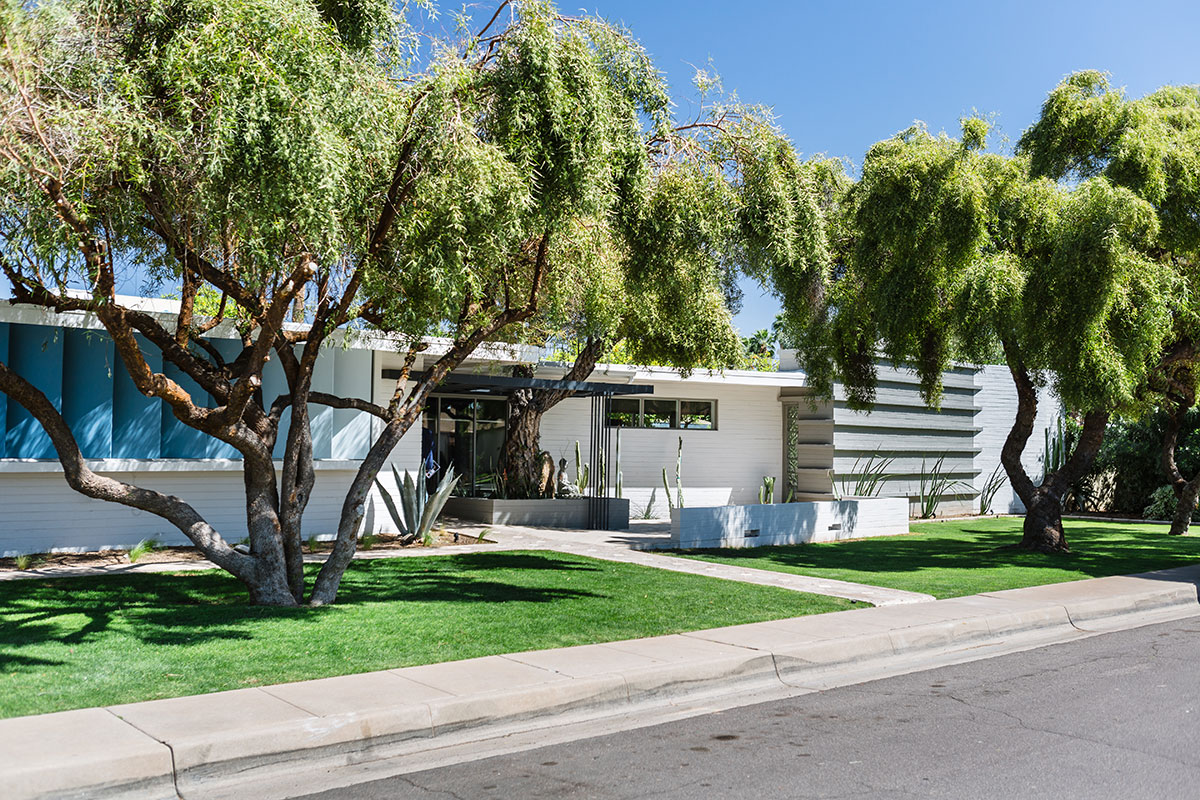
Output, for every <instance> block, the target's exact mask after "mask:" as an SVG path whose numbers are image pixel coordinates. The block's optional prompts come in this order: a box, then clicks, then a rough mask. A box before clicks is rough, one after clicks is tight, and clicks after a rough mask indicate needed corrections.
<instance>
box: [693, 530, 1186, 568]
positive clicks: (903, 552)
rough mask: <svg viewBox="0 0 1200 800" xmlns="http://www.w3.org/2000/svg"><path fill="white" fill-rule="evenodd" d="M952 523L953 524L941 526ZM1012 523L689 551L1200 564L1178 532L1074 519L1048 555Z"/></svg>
mask: <svg viewBox="0 0 1200 800" xmlns="http://www.w3.org/2000/svg"><path fill="white" fill-rule="evenodd" d="M939 524H940V525H952V524H953V523H939ZM1010 525H1012V527H1005V528H1004V529H1002V530H997V529H996V528H994V527H981V526H980V527H977V526H971V527H963V528H958V527H957V526H955V528H954V529H953V530H947V531H946V532H944V533H943V532H940V531H938V532H932V531H929V530H926V531H922V532H921V533H918V534H915V535H912V536H899V537H888V538H878V539H862V540H858V541H848V542H837V543H829V544H800V545H784V546H780V547H763V548H741V549H726V550H717V549H708V550H689V551H686V553H687V554H689V555H716V556H720V557H721V559H722V560H728V561H737V560H745V561H746V562H747V565H748V566H751V565H752V562H754V561H770V562H773V563H775V564H779V565H780V566H787V567H791V568H795V569H806V568H807V569H839V570H855V571H860V572H879V573H883V572H919V571H921V570H931V569H957V570H987V569H1002V568H1005V567H1033V568H1047V569H1060V570H1063V571H1064V572H1079V573H1083V574H1085V575H1088V576H1090V577H1105V576H1108V575H1124V574H1131V573H1137V572H1149V571H1152V570H1158V569H1165V568H1168V567H1178V566H1183V565H1185V564H1192V563H1196V562H1197V561H1200V538H1190V537H1179V536H1170V535H1169V534H1167V532H1166V530H1165V529H1164V530H1163V531H1162V532H1161V533H1159V532H1157V531H1145V530H1129V529H1126V530H1120V529H1117V528H1115V527H1114V526H1111V525H1110V526H1100V525H1088V524H1082V525H1081V524H1078V523H1069V524H1068V526H1067V531H1066V532H1067V541H1068V542H1069V543H1070V545H1071V552H1070V553H1063V554H1055V555H1047V554H1044V553H1031V552H1027V551H1024V550H1019V549H1016V548H1013V547H1011V545H1013V544H1016V543H1017V542H1019V541H1020V539H1021V529H1020V521H1019V520H1018V521H1016V522H1015V524H1012V523H1010Z"/></svg>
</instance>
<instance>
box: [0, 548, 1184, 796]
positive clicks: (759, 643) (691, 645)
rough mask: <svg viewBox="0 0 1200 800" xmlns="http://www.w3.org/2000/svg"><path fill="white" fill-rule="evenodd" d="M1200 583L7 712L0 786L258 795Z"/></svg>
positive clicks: (1052, 590) (1050, 620)
mask: <svg viewBox="0 0 1200 800" xmlns="http://www.w3.org/2000/svg"><path fill="white" fill-rule="evenodd" d="M514 535H515V534H514ZM1197 587H1200V565H1197V566H1192V567H1184V568H1178V569H1173V570H1163V571H1160V572H1154V573H1147V574H1145V575H1139V576H1127V577H1111V578H1097V579H1093V580H1087V581H1078V582H1075V583H1064V584H1053V585H1048V586H1038V587H1033V588H1029V589H1014V590H1008V591H999V592H991V593H987V594H982V595H975V596H971V597H961V598H956V599H951V600H939V601H933V602H928V603H922V604H918V605H902V606H892V607H884V608H865V609H861V610H854V611H843V612H836V613H830V614H822V615H816V616H809V617H798V618H795V619H784V620H777V621H774V622H762V623H755V624H750V625H738V626H734V627H729V628H718V629H713V630H703V631H696V632H692V633H686V634H681V635H672V636H660V637H655V638H650V639H638V640H632V641H622V642H611V643H608V644H596V645H585V646H582V647H570V648H565V649H561V650H542V651H535V652H527V653H514V654H510V655H502V656H500V655H497V656H487V657H485V658H477V659H471V660H468V661H457V662H450V663H443V664H430V665H427V666H420V667H408V668H405V669H395V670H385V671H382V672H372V673H366V674H361V675H349V676H344V677H337V678H326V679H322V680H314V681H304V682H300V683H290V684H281V685H276V686H264V687H261V688H253V689H240V690H236V691H230V692H220V693H217V694H209V695H198V696H194V697H180V698H174V699H168V700H154V701H150V702H144V703H133V704H128V705H120V706H112V707H108V708H93V709H83V710H79V711H66V712H61V713H56V714H46V715H42V716H34V717H19V718H15V719H8V720H2V721H0V774H2V775H4V796H5V798H7V799H8V800H18V799H19V798H31V797H46V796H54V797H62V796H70V797H89V798H91V797H105V796H110V797H111V796H120V797H128V798H133V797H145V798H171V797H177V796H178V797H184V798H193V797H205V798H214V797H256V798H261V799H262V800H267V799H268V798H270V797H285V796H288V794H289V792H291V791H293V790H294V787H296V786H304V787H305V788H306V790H308V791H315V790H317V789H318V788H322V787H324V786H327V785H328V781H330V780H336V779H337V775H339V774H340V775H345V774H346V773H347V772H348V771H349V772H354V771H356V770H358V771H361V770H362V769H365V768H367V767H369V766H370V765H380V764H381V763H382V762H384V760H386V759H393V758H401V757H405V756H410V757H414V758H418V759H422V758H424V759H425V760H426V762H427V761H428V759H429V758H432V757H433V756H432V755H431V754H435V753H436V752H438V751H439V748H445V747H447V746H450V745H453V744H454V743H455V742H458V743H459V744H462V743H466V744H467V745H468V746H470V745H471V743H479V742H484V741H489V740H494V739H495V738H496V737H501V736H509V735H523V732H529V731H533V732H534V733H535V734H536V732H537V731H550V730H552V729H555V726H558V727H561V726H562V725H564V724H566V723H569V722H572V721H577V720H585V719H593V720H594V719H628V718H630V717H631V715H633V714H634V713H635V712H636V713H651V712H653V710H654V709H657V708H662V707H676V708H678V707H685V706H688V707H699V708H702V709H704V710H707V711H711V710H712V704H713V703H725V704H726V705H725V706H724V707H730V706H733V705H738V704H745V703H750V702H754V701H755V700H757V699H761V698H762V696H763V694H762V693H763V692H767V691H772V690H774V691H785V692H790V693H791V694H792V695H794V694H798V693H803V692H806V691H818V690H821V689H823V688H828V687H831V686H836V685H845V684H847V683H853V682H857V681H861V680H866V679H871V678H874V677H882V676H883V675H885V674H898V672H905V671H914V670H917V669H924V668H928V667H930V666H934V665H939V664H941V663H958V662H960V661H965V660H971V659H975V658H981V657H987V656H988V655H991V654H997V653H999V652H1012V651H1014V650H1018V649H1028V648H1030V647H1034V646H1039V645H1042V644H1048V643H1051V642H1056V641H1067V640H1070V639H1073V638H1079V637H1081V636H1085V635H1092V634H1095V633H1096V632H1100V631H1104V630H1113V629H1118V628H1121V627H1134V626H1137V625H1142V624H1149V623H1151V622H1157V621H1162V620H1164V619H1168V618H1176V619H1177V618H1181V617H1185V616H1190V615H1196V614H1200V603H1198V602H1197ZM347 635H353V632H350V631H348V632H347ZM689 704H690V706H689ZM698 704H700V705H698ZM704 704H708V705H704ZM693 713H701V712H700V711H696V712H693ZM542 735H549V734H542ZM381 768H382V767H381ZM339 771H340V772H339ZM284 784H286V785H287V786H288V787H292V788H290V789H288V790H287V791H283V790H280V789H279V787H280V786H281V785H284ZM264 787H266V788H264ZM270 787H274V789H271V788H270Z"/></svg>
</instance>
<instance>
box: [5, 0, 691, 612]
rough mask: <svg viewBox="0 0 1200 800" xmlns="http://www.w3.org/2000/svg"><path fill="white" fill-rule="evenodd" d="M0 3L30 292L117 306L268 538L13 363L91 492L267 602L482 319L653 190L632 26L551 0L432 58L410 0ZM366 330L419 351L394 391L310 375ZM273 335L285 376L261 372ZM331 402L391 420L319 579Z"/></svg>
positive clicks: (23, 286)
mask: <svg viewBox="0 0 1200 800" xmlns="http://www.w3.org/2000/svg"><path fill="white" fill-rule="evenodd" d="M2 2H3V5H0V14H2V19H0V37H2V38H0V196H2V198H3V199H2V200H0V203H2V205H3V208H4V212H3V214H2V215H0V267H2V269H3V271H4V274H5V275H6V276H7V279H8V281H9V283H10V285H11V292H12V298H13V301H14V302H17V303H24V304H31V305H35V306H40V307H43V308H46V309H52V310H55V311H60V312H64V311H69V312H87V313H90V314H93V315H95V318H96V319H97V320H98V321H99V323H100V324H101V325H103V327H104V329H105V330H106V331H107V333H108V335H109V336H111V338H112V340H113V342H114V346H115V349H116V352H117V353H118V354H119V357H120V358H121V360H122V362H123V363H124V365H125V367H126V369H127V371H128V373H129V375H130V376H131V377H132V379H133V381H134V383H135V385H136V387H137V389H138V390H139V391H141V392H142V393H143V394H144V395H146V396H148V397H150V398H156V399H158V400H160V401H161V402H162V403H164V404H165V408H167V409H168V410H169V412H170V413H171V414H173V415H174V417H175V418H176V419H177V420H179V421H180V422H181V423H183V424H184V425H187V426H189V427H191V428H193V429H195V430H198V431H201V432H203V433H204V434H206V435H208V436H211V437H213V438H215V439H217V440H220V441H221V442H224V443H226V444H228V445H229V446H231V447H233V448H234V449H235V450H236V451H237V452H238V453H239V454H240V456H241V458H242V461H243V472H244V479H245V480H244V483H245V498H244V503H245V513H246V523H247V528H248V530H249V534H250V535H249V552H246V553H244V552H241V551H240V550H238V549H235V548H234V547H232V546H231V545H230V543H229V542H228V540H227V538H226V537H224V536H222V533H221V532H220V531H218V530H216V529H215V528H214V527H213V525H211V524H210V523H209V522H208V521H207V520H205V519H204V518H203V517H202V516H201V515H200V514H199V513H198V512H197V511H196V509H195V508H194V507H193V506H192V505H190V504H189V503H188V502H187V500H186V499H185V498H180V497H175V496H170V495H166V494H164V493H160V492H157V491H154V490H152V489H149V488H145V487H142V486H137V485H134V484H131V483H128V482H125V481H122V480H119V479H118V478H116V477H112V476H108V475H102V474H98V473H96V472H94V471H93V470H92V469H90V468H89V466H88V464H87V463H86V462H85V460H84V459H83V457H82V455H81V453H80V449H79V446H78V444H77V442H76V440H75V437H74V436H73V434H72V431H71V429H70V427H69V425H68V424H67V423H66V421H65V420H64V417H63V416H62V413H61V411H60V409H59V408H57V407H56V406H55V404H53V403H52V402H51V401H50V400H49V399H48V398H47V397H46V396H45V395H44V394H43V393H42V392H40V391H39V390H38V389H37V388H36V387H35V386H34V385H33V384H31V383H30V382H29V381H28V380H27V379H26V378H25V377H23V376H21V375H19V374H17V373H16V372H15V371H14V370H13V369H10V367H9V366H7V365H5V364H2V363H0V391H3V392H5V393H6V394H7V395H8V396H9V397H10V398H12V399H13V400H15V401H16V402H17V403H20V404H21V405H22V406H23V407H25V408H26V409H28V411H29V412H30V413H31V414H32V415H33V417H35V418H36V419H37V420H38V422H39V423H40V424H41V425H42V426H43V427H44V429H45V430H46V432H47V433H48V434H49V436H50V439H51V440H52V442H53V445H54V447H55V449H56V452H57V454H58V457H59V460H60V462H61V464H62V466H63V469H64V472H65V476H66V480H67V482H68V484H69V485H70V486H71V487H72V488H73V489H75V490H76V491H78V492H81V493H82V494H84V495H86V496H88V497H92V498H98V499H101V500H106V501H111V502H114V503H119V504H123V505H126V506H130V507H133V508H136V509H140V510H142V511H146V512H149V513H151V514H155V515H157V516H159V517H161V518H163V519H165V520H167V521H168V522H170V523H171V524H172V525H174V526H176V527H178V528H179V530H181V531H182V532H183V533H184V534H185V535H186V536H187V537H188V538H189V539H190V540H191V541H192V542H193V543H194V544H195V545H196V546H197V548H199V549H200V551H201V552H202V553H203V554H204V556H205V557H206V558H208V559H210V560H211V561H213V562H214V563H216V564H217V565H219V566H220V567H222V568H223V569H225V570H227V571H229V572H230V573H232V574H233V575H234V576H236V577H237V578H238V579H239V580H240V581H241V582H242V583H244V584H245V586H246V587H247V589H248V591H249V594H250V598H251V600H252V602H254V603H258V604H269V605H293V604H297V603H302V602H308V603H311V604H313V605H322V604H327V603H331V602H333V601H334V599H335V598H336V595H337V591H338V585H339V582H340V580H341V577H342V574H343V572H344V570H345V569H346V568H347V566H348V564H349V563H350V560H351V558H352V556H353V554H354V551H355V547H356V536H357V533H358V531H359V528H360V525H361V522H362V518H363V513H364V504H365V502H366V501H367V497H368V492H369V491H370V488H371V485H372V482H373V480H374V478H375V477H376V475H377V474H378V472H379V470H380V468H381V467H382V465H383V464H384V463H385V460H386V458H387V456H388V454H389V453H390V452H391V451H392V450H393V448H394V447H395V446H396V444H397V443H398V442H399V440H400V438H401V437H402V436H403V435H404V433H405V432H406V431H408V430H409V429H410V428H411V427H412V425H413V424H414V423H415V422H417V421H418V420H419V419H420V415H421V412H422V408H423V406H424V404H425V401H426V398H427V397H428V396H429V394H430V392H431V391H432V390H433V389H434V388H435V387H436V386H437V385H438V384H439V382H440V381H441V380H442V379H443V378H444V377H445V376H446V375H447V374H448V373H449V372H450V371H451V370H452V369H454V368H455V367H456V366H457V365H459V364H460V363H462V361H463V360H464V359H465V358H467V357H468V356H469V355H470V354H471V353H472V351H473V350H474V349H475V348H476V347H477V346H478V345H479V344H480V343H482V342H484V341H486V340H491V339H503V338H517V337H518V335H519V333H518V332H519V330H520V327H521V326H522V325H523V324H525V323H526V322H527V321H530V320H533V319H535V318H536V317H537V315H538V314H539V312H540V310H541V309H542V308H543V307H546V306H548V305H549V304H550V303H551V302H552V300H553V298H555V297H556V295H557V294H558V293H559V292H561V291H563V290H564V286H567V285H568V282H569V281H570V275H571V267H570V265H571V264H572V263H573V259H574V258H575V256H576V255H577V254H578V253H580V252H586V251H589V250H590V249H591V248H592V247H593V243H594V240H595V237H597V236H600V235H603V234H604V231H606V230H610V229H611V230H616V229H619V228H620V227H621V226H622V225H629V224H636V221H637V220H644V219H646V218H648V217H649V216H650V214H651V213H652V205H653V203H654V202H655V199H656V194H655V190H654V187H655V185H656V184H655V182H654V181H653V180H652V179H653V176H654V164H653V163H652V159H651V158H650V154H649V153H648V151H647V148H646V138H647V137H646V129H647V128H650V129H651V130H661V131H663V132H665V131H667V130H668V128H669V122H668V117H669V114H668V107H669V101H668V95H667V90H666V87H665V86H664V85H663V83H662V80H661V77H660V75H659V73H658V72H657V71H656V70H655V69H654V68H653V66H652V64H651V62H650V60H649V59H648V57H647V56H646V54H645V52H644V51H643V50H642V49H641V47H640V46H639V45H638V44H637V43H636V42H635V41H634V40H633V39H632V38H631V37H630V36H629V34H628V33H626V32H624V31H622V30H619V29H616V28H614V27H612V26H611V25H609V24H607V23H604V22H602V21H599V20H596V19H592V18H586V17H584V18H576V17H565V16H562V15H560V14H559V13H558V12H557V11H556V10H555V9H554V8H553V7H551V6H550V5H548V4H545V3H540V2H525V3H519V4H518V3H508V2H503V3H500V4H499V7H498V8H497V10H496V13H495V15H494V16H492V17H491V19H490V21H488V22H487V24H486V26H485V27H484V28H483V30H481V31H480V32H479V33H478V34H476V35H474V36H471V37H469V38H467V39H466V40H465V41H462V42H457V43H447V44H440V45H439V44H435V45H434V49H433V51H432V56H431V57H430V58H429V59H428V60H427V62H425V63H424V66H422V67H421V68H420V69H417V68H416V67H415V66H414V64H415V62H414V60H413V57H412V50H411V47H412V46H414V43H415V42H416V41H418V38H419V36H418V34H419V32H418V31H415V30H414V29H413V28H412V27H411V26H410V24H409V22H408V21H407V20H406V18H405V15H404V9H403V8H402V7H401V8H397V7H394V6H392V5H391V4H390V2H388V0H351V2H349V3H342V4H330V3H311V2H308V0H175V1H174V2H171V3H166V4H163V3H159V2H151V1H150V0H118V1H117V2H115V3H93V2H90V0H44V1H43V2H39V3H36V4H29V3H21V2H18V0H2ZM631 221H633V222H631ZM123 272H137V273H141V274H152V275H157V276H159V277H160V278H162V279H163V280H165V281H167V282H171V283H173V284H174V285H175V286H177V287H178V291H179V296H180V303H179V309H178V313H177V314H175V315H173V318H171V319H164V318H163V317H160V316H156V315H152V314H148V313H145V312H143V311H141V310H139V307H138V305H137V304H136V303H129V302H126V301H125V299H124V298H123V297H122V296H120V295H118V294H117V286H118V284H119V282H120V280H121V275H122V274H123ZM650 272H652V269H649V268H648V269H647V273H648V274H647V276H646V279H647V280H650V275H649V273H650ZM214 297H216V298H219V300H217V301H216V302H215V306H216V308H215V310H214V309H213V308H212V306H213V305H214V303H213V302H211V298H214ZM198 298H199V299H200V301H206V300H208V301H209V302H198ZM289 317H290V318H291V321H290V322H288V323H287V324H285V320H287V319H288V318H289ZM222 324H223V325H226V326H230V325H232V326H233V327H234V328H235V329H236V331H237V332H238V334H239V335H240V337H241V343H242V347H241V349H240V352H239V353H238V354H237V355H236V357H234V358H229V357H228V354H226V357H222V352H221V351H219V350H218V348H215V347H214V346H213V345H212V344H211V342H210V341H209V340H208V339H207V338H206V334H210V333H211V332H212V331H213V329H214V328H215V327H216V326H218V325H222ZM362 332H370V333H372V334H373V335H376V336H383V337H386V338H389V339H390V341H392V342H394V343H395V347H396V348H397V350H398V352H400V353H403V354H404V359H405V362H404V363H405V368H404V369H403V370H402V371H401V377H400V378H399V379H398V380H397V381H396V384H395V391H394V394H393V395H392V396H391V398H390V399H389V400H388V401H386V402H384V403H382V404H376V403H372V402H368V401H364V400H359V399H355V398H350V397H341V396H336V395H334V394H331V393H325V392H318V391H314V389H313V370H314V366H315V363H316V360H317V357H318V354H319V353H320V351H321V350H322V348H323V347H326V346H330V345H331V343H332V342H334V341H336V340H337V339H339V338H340V337H342V336H353V335H358V334H360V333H362ZM431 334H438V335H440V337H442V341H443V342H445V344H444V345H439V347H438V348H437V349H436V350H435V349H433V348H430V346H429V342H430V335H431ZM139 342H140V343H141V344H139ZM143 346H148V347H151V348H153V349H155V350H157V351H158V352H159V353H161V357H162V360H163V362H164V363H166V364H170V365H173V366H174V367H175V368H177V369H178V370H179V371H180V372H182V373H183V374H184V375H185V376H186V377H187V378H188V379H189V380H190V381H192V382H194V383H195V384H197V385H198V386H199V387H200V388H201V389H202V390H203V392H204V393H205V395H206V397H204V398H201V397H197V396H194V395H193V394H192V393H190V392H189V391H188V390H187V389H186V388H185V387H184V386H183V385H181V384H180V383H179V382H178V381H175V380H173V379H172V378H171V377H170V376H169V375H168V374H166V373H165V372H163V371H156V370H155V369H153V368H152V367H151V366H150V363H151V362H150V361H148V360H147V359H146V358H145V357H144V355H143V351H142V349H141V347H143ZM419 358H420V359H423V364H424V369H423V371H420V372H419V373H418V371H417V370H414V369H413V365H414V364H416V363H417V361H418V359H419ZM271 359H274V360H276V361H277V362H278V364H279V365H280V366H281V367H282V370H283V372H284V374H285V376H286V381H287V391H286V392H285V393H284V394H283V395H282V396H279V397H265V396H263V390H262V387H263V381H262V376H263V370H264V367H265V365H266V363H267V362H268V360H271ZM207 396H211V398H212V399H211V402H208V398H207ZM310 404H322V405H326V406H332V407H334V408H341V409H355V410H359V411H362V412H366V413H369V414H372V415H374V417H376V418H377V422H376V424H375V427H374V433H373V441H372V443H371V445H370V448H369V451H368V452H367V454H366V456H365V458H363V459H362V461H361V463H360V465H359V467H358V469H357V472H356V473H355V474H354V476H353V479H352V481H351V483H350V486H349V489H348V491H347V493H346V495H345V498H344V502H343V504H342V507H341V512H340V518H339V522H338V527H337V532H336V534H337V536H336V541H335V543H334V545H333V550H332V553H331V554H330V557H329V559H328V560H327V561H326V562H325V563H324V564H323V565H322V566H321V568H320V570H319V572H318V573H317V575H316V578H315V580H314V581H313V582H312V584H311V586H308V585H306V578H305V574H304V569H303V561H302V558H301V543H302V541H303V534H302V520H303V516H304V512H305V507H306V504H307V502H308V500H309V497H310V496H311V493H312V490H313V486H314V482H315V473H314V468H313V443H312V431H311V424H310V420H309V414H308V408H309V405H310ZM289 410H290V424H289V425H287V428H286V435H285V436H281V430H282V426H281V419H282V417H283V415H284V414H285V412H288V411H289ZM278 438H284V440H285V441H284V442H283V457H282V466H281V467H280V468H277V467H276V463H275V461H274V460H273V459H272V453H273V450H274V448H275V446H276V440H277V439H278Z"/></svg>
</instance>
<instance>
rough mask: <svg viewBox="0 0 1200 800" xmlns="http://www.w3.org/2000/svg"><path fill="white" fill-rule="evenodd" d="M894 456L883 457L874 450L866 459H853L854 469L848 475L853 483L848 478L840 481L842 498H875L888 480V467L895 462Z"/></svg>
mask: <svg viewBox="0 0 1200 800" xmlns="http://www.w3.org/2000/svg"><path fill="white" fill-rule="evenodd" d="M895 460H896V459H895V457H894V456H888V457H886V458H885V457H883V456H881V455H880V454H879V451H878V450H876V451H875V452H874V453H871V454H870V455H869V456H867V457H866V459H863V458H862V457H861V456H860V457H859V458H856V459H854V467H853V468H851V470H850V475H851V476H853V477H854V481H853V483H850V482H849V481H848V478H849V477H850V476H847V477H846V478H843V479H842V491H841V494H842V496H844V497H876V496H877V495H878V494H879V493H880V492H881V491H883V485H884V483H886V482H887V479H888V472H887V471H888V467H890V466H891V465H892V462H893V461H895Z"/></svg>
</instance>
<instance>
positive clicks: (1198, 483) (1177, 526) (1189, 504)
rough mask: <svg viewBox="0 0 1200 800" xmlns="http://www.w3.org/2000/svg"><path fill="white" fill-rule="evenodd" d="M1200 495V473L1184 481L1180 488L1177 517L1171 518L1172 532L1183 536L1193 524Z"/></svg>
mask: <svg viewBox="0 0 1200 800" xmlns="http://www.w3.org/2000/svg"><path fill="white" fill-rule="evenodd" d="M1198 497H1200V475H1197V476H1196V477H1194V478H1192V479H1191V480H1190V481H1186V482H1184V484H1183V486H1182V487H1180V488H1179V501H1178V503H1176V505H1175V518H1174V519H1172V520H1171V533H1172V534H1174V535H1176V536H1182V535H1183V534H1185V533H1187V532H1188V528H1189V527H1191V524H1192V514H1193V513H1195V511H1196V500H1197V498H1198Z"/></svg>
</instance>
